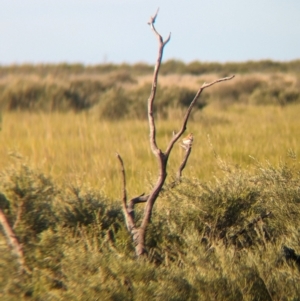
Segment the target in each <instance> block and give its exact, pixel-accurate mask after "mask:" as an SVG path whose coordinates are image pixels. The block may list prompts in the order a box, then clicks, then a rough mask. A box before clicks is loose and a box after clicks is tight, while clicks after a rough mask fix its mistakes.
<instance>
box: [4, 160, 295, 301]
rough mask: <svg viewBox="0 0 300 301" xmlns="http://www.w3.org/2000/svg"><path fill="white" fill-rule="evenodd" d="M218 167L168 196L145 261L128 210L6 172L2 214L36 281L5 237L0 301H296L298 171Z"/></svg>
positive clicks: (83, 191) (21, 170)
mask: <svg viewBox="0 0 300 301" xmlns="http://www.w3.org/2000/svg"><path fill="white" fill-rule="evenodd" d="M295 162H296V161H295ZM220 166H221V168H222V169H223V170H224V177H223V178H221V179H217V180H216V181H215V182H213V183H202V182H201V181H199V180H196V179H194V180H188V179H183V180H182V182H181V184H180V185H178V186H176V187H173V188H172V189H167V190H165V191H164V192H163V193H162V195H161V198H160V200H159V202H158V203H157V205H156V208H155V212H154V213H153V221H152V224H151V225H150V227H149V230H148V232H147V237H146V238H147V244H146V245H147V246H148V258H142V259H136V258H135V255H134V247H133V246H132V241H131V238H130V236H129V234H128V232H127V230H126V228H125V225H124V219H123V214H122V211H121V202H118V203H115V202H112V201H111V200H109V199H107V198H106V197H104V196H103V195H101V194H99V193H98V192H97V191H96V190H95V189H91V188H88V187H85V186H82V185H77V186H76V185H67V186H66V187H60V188H59V187H58V186H57V185H55V184H54V183H52V181H51V180H50V179H49V178H47V177H46V176H45V175H43V174H42V173H40V172H38V171H36V170H32V169H30V168H29V167H28V166H26V165H24V164H17V165H16V166H13V167H12V168H11V169H9V170H6V171H3V172H2V173H1V179H0V183H1V184H0V191H1V195H0V204H1V209H2V210H3V211H4V212H5V214H6V216H7V218H8V219H9V222H10V224H11V226H12V227H13V229H14V231H15V232H16V234H17V237H18V239H19V241H20V242H21V243H22V244H23V250H24V255H25V260H26V264H27V266H28V268H29V269H30V271H31V272H32V273H31V274H19V273H18V267H17V265H16V260H15V258H14V257H13V256H12V254H11V252H10V251H9V248H8V247H6V245H5V238H4V237H2V238H1V240H0V243H1V244H0V255H1V256H0V258H1V259H0V275H1V276H0V280H1V281H0V296H1V298H2V299H4V300H23V299H25V298H26V300H213V299H215V300H297V298H298V296H299V291H300V285H299V283H300V282H299V280H300V274H299V272H300V267H299V264H298V261H299V254H300V247H299V245H300V239H299V229H300V210H299V205H300V195H299V187H300V174H299V171H298V170H297V169H296V168H295V167H291V166H288V165H287V164H280V165H279V166H276V167H274V166H272V165H270V164H268V163H266V164H261V163H259V162H255V166H253V168H252V170H251V171H250V172H249V171H245V170H241V169H239V168H235V167H231V166H228V165H226V164H225V163H224V162H222V161H220ZM20 208H21V209H20Z"/></svg>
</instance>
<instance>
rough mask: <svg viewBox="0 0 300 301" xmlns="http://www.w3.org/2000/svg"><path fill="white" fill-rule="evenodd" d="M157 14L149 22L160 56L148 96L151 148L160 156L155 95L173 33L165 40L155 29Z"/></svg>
mask: <svg viewBox="0 0 300 301" xmlns="http://www.w3.org/2000/svg"><path fill="white" fill-rule="evenodd" d="M157 14H158V10H157V12H156V14H155V15H154V17H151V19H150V22H148V24H149V25H150V26H151V28H152V30H153V31H154V33H155V35H156V37H157V39H158V42H159V50H158V57H157V60H156V64H155V68H154V74H153V80H152V88H151V93H150V96H149V98H148V120H149V127H150V146H151V150H152V152H153V153H154V155H155V156H157V157H158V156H159V155H160V153H161V151H160V149H159V148H158V146H157V143H156V128H155V121H154V116H153V102H154V99H155V95H156V88H157V78H158V72H159V69H160V65H161V60H162V57H163V50H164V47H165V45H166V44H167V43H168V42H169V41H170V39H171V33H170V34H169V36H168V38H167V39H166V41H163V38H162V36H161V35H160V34H159V33H158V32H157V30H156V29H155V26H154V22H155V20H156V17H157Z"/></svg>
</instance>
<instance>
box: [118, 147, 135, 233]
mask: <svg viewBox="0 0 300 301" xmlns="http://www.w3.org/2000/svg"><path fill="white" fill-rule="evenodd" d="M116 156H117V158H118V160H119V162H120V165H121V174H122V183H123V185H122V204H123V214H124V217H125V222H126V227H127V229H128V231H131V230H132V229H133V228H134V227H135V224H134V219H133V217H132V215H131V214H129V212H128V210H127V193H126V174H125V167H124V162H123V159H122V157H121V156H120V155H119V154H118V153H116Z"/></svg>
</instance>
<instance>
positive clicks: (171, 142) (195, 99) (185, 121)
mask: <svg viewBox="0 0 300 301" xmlns="http://www.w3.org/2000/svg"><path fill="white" fill-rule="evenodd" d="M232 78H234V75H232V76H229V77H223V78H219V79H217V80H215V81H213V82H211V83H208V84H207V83H204V84H203V85H202V86H201V87H200V89H199V90H198V92H197V93H196V95H195V97H194V99H193V100H192V102H191V103H190V105H189V107H188V109H187V111H186V113H185V116H184V119H183V123H182V126H181V129H180V131H179V132H178V133H176V134H175V135H174V136H173V138H172V140H171V141H170V143H169V145H168V147H167V149H166V151H165V155H166V156H169V154H170V152H171V150H172V148H173V146H174V144H175V143H176V142H177V141H178V139H179V138H180V137H181V136H182V134H183V133H184V131H185V130H186V125H187V122H188V120H189V117H190V114H191V111H192V109H193V107H194V105H195V103H196V101H197V100H198V98H199V97H200V95H201V93H202V91H203V90H204V89H206V88H208V87H211V86H213V85H214V84H216V83H219V82H223V81H227V80H231V79H232Z"/></svg>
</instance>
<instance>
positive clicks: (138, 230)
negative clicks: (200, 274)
mask: <svg viewBox="0 0 300 301" xmlns="http://www.w3.org/2000/svg"><path fill="white" fill-rule="evenodd" d="M157 14H158V10H157V12H156V14H155V15H154V17H151V18H150V21H149V22H148V24H149V25H150V27H151V28H152V30H153V31H154V34H155V36H156V37H157V39H158V43H159V49H158V56H157V60H156V64H155V68H154V74H153V80H152V88H151V93H150V96H149V98H148V123H149V132H150V135H149V139H150V148H151V150H152V153H153V154H154V156H155V157H156V158H157V162H158V171H159V175H158V178H157V181H156V184H155V185H154V187H153V189H152V191H151V192H150V194H149V195H146V196H144V195H141V196H138V197H136V198H133V199H132V200H131V201H130V202H129V205H128V204H127V193H126V177H125V168H124V163H123V160H122V158H121V156H120V155H119V154H117V157H118V159H119V162H120V164H121V172H122V177H123V190H122V196H123V197H122V200H123V212H124V216H125V221H126V226H127V229H128V231H129V232H130V233H131V235H132V238H133V243H134V246H135V252H136V255H137V256H141V255H143V254H145V253H147V252H146V247H145V236H146V230H147V227H148V224H149V222H150V221H151V215H152V210H153V206H154V204H155V201H156V200H157V197H158V196H159V193H160V192H161V190H162V188H163V186H164V183H165V180H166V178H167V164H168V159H169V156H170V153H171V151H172V149H173V146H174V144H175V143H176V142H177V141H178V140H179V139H180V137H181V136H182V134H183V133H184V132H185V130H186V126H187V122H188V119H189V116H190V113H191V111H192V109H193V107H194V105H195V103H196V101H197V100H198V98H199V97H200V95H201V93H202V91H203V90H204V89H205V88H208V87H210V86H212V85H214V84H216V83H219V82H222V81H226V80H230V79H232V78H233V77H234V76H231V77H225V78H221V79H218V80H216V81H214V82H211V83H208V84H206V83H204V84H203V85H202V86H201V87H200V89H199V90H198V92H197V93H196V95H195V97H194V99H193V100H192V101H191V103H190V105H189V107H188V109H187V111H186V114H185V116H184V118H183V122H182V126H181V128H180V130H179V132H178V133H177V134H175V135H174V136H173V138H172V139H171V141H170V142H169V145H168V146H167V149H166V151H165V152H163V151H162V150H161V149H159V147H158V146H157V142H156V127H155V119H154V114H153V105H154V100H155V96H156V89H157V80H158V73H159V69H160V66H161V61H162V56H163V50H164V47H165V46H166V44H167V43H168V42H169V41H170V38H171V34H169V36H168V38H167V39H166V40H165V41H164V40H163V38H162V36H161V35H160V34H159V33H158V32H157V30H156V29H155V27H154V23H155V20H156V17H157ZM191 149H192V146H191V145H189V147H188V148H186V154H185V157H184V160H183V162H182V163H181V165H180V167H179V170H178V172H177V180H180V178H181V175H182V170H183V169H184V167H185V166H186V163H187V160H188V158H189V155H190V153H191ZM142 202H146V205H145V211H144V216H143V219H142V222H141V224H140V226H139V227H137V226H136V223H135V219H134V205H135V204H137V203H142Z"/></svg>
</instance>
